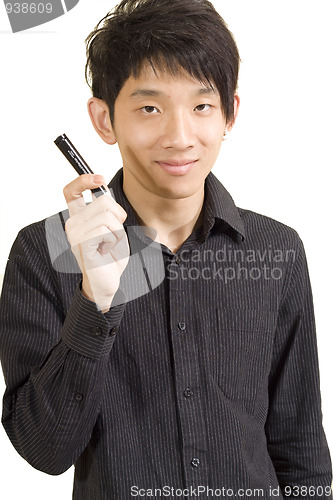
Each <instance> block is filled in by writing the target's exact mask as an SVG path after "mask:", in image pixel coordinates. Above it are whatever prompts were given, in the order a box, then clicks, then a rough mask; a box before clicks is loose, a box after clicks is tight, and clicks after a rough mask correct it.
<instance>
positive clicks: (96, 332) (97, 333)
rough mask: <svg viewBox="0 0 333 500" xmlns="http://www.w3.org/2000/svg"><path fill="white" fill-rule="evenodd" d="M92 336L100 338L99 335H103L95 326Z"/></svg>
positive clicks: (100, 329)
mask: <svg viewBox="0 0 333 500" xmlns="http://www.w3.org/2000/svg"><path fill="white" fill-rule="evenodd" d="M94 334H95V335H97V337H100V336H101V335H103V330H102V328H100V327H99V326H95V328H94Z"/></svg>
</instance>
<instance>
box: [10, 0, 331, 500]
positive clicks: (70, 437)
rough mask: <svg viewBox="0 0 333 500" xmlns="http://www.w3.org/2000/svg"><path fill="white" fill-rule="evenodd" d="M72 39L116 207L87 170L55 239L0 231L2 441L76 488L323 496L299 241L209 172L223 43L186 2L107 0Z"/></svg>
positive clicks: (230, 45) (223, 120)
mask: <svg viewBox="0 0 333 500" xmlns="http://www.w3.org/2000/svg"><path fill="white" fill-rule="evenodd" d="M87 48H88V52H87V53H88V62H87V70H88V72H87V73H88V75H89V77H90V82H91V87H92V91H93V97H92V98H91V99H90V100H89V102H88V110H89V114H90V117H91V120H92V123H93V125H94V128H95V130H96V131H97V133H98V134H99V135H100V136H101V138H102V139H103V140H104V141H105V142H107V143H108V144H115V143H118V146H119V149H120V152H121V155H122V159H123V168H122V169H121V170H119V172H118V173H117V174H116V176H115V177H114V178H113V180H112V181H111V183H110V184H109V187H110V188H112V192H113V195H114V197H115V200H116V201H115V200H114V199H113V198H112V197H109V196H107V195H106V196H100V197H98V198H96V199H94V200H93V202H92V203H91V204H89V205H86V204H85V202H84V200H83V197H82V193H83V191H84V190H86V189H93V188H96V187H98V186H101V185H102V184H103V183H104V182H105V181H104V179H103V178H100V176H98V175H97V176H91V175H84V176H81V177H79V178H77V179H76V180H74V181H73V182H72V183H71V184H69V185H68V186H66V188H65V189H64V194H65V198H66V201H67V203H68V208H69V213H68V214H62V217H63V218H64V221H63V222H64V228H65V230H66V234H67V238H68V241H69V243H70V245H71V250H69V249H65V251H64V252H61V251H59V248H60V247H61V245H62V243H61V241H60V240H61V238H60V237H59V235H58V234H56V231H55V229H54V227H55V226H54V225H52V224H53V222H54V221H53V219H52V223H51V224H50V223H49V221H42V222H39V223H36V224H33V225H31V226H29V227H27V228H25V229H24V230H22V231H21V232H20V233H19V235H18V238H17V240H16V241H15V243H14V246H13V249H12V252H11V255H10V258H9V263H8V266H7V270H6V276H5V282H4V287H3V292H2V300H1V356H2V363H3V368H4V373H5V378H6V384H7V390H6V394H5V398H4V409H3V424H4V426H5V428H6V431H7V433H8V435H9V437H10V439H11V440H12V442H13V444H14V446H15V447H16V449H17V451H18V452H19V453H20V454H21V455H22V456H23V457H24V458H25V459H26V460H28V461H29V462H30V463H31V464H32V465H33V466H34V467H36V468H38V469H40V470H43V471H45V472H47V473H49V474H60V473H62V472H63V471H65V470H66V469H68V468H69V467H70V466H71V465H72V464H75V480H74V492H73V498H74V499H76V500H97V499H103V500H113V499H117V500H118V499H120V500H128V499H129V498H132V497H134V496H141V497H144V498H148V497H153V498H159V497H162V496H177V497H178V498H180V497H182V498H197V497H198V496H201V497H213V498H217V497H221V496H227V497H229V498H230V497H231V498H237V497H239V496H246V497H250V498H256V497H260V498H265V499H269V498H272V497H275V498H279V499H282V498H285V497H292V498H295V497H298V496H301V497H302V498H316V499H319V498H331V490H330V485H331V463H330V456H329V451H328V448H327V443H326V439H325V435H324V431H323V428H322V415H321V403H320V389H319V370H318V358H317V346H316V334H315V324H314V315H313V305H312V297H311V287H310V283H309V277H308V271H307V265H306V258H305V254H304V249H303V245H302V242H301V241H300V239H299V236H298V235H297V233H296V232H295V231H294V230H293V229H291V228H289V227H287V226H285V225H283V224H281V223H279V222H277V221H274V220H272V219H270V218H268V217H264V216H262V215H258V214H256V213H253V212H251V211H248V210H242V209H238V208H236V206H235V204H234V203H233V200H232V198H231V197H230V195H229V194H228V193H227V191H226V190H225V189H224V187H223V186H222V185H221V184H220V182H219V181H218V180H217V178H216V177H215V176H214V175H213V174H212V173H211V172H210V171H211V169H212V167H213V165H214V162H215V160H216V158H217V155H218V153H219V150H220V146H221V143H222V141H223V140H224V138H225V134H226V133H228V132H229V131H230V130H231V129H232V126H233V124H234V122H235V119H236V116H237V111H238V107H239V97H238V95H237V93H236V89H237V77H238V65H239V55H238V51H237V47H236V45H235V42H234V40H233V37H232V36H231V34H230V32H229V31H228V29H227V27H226V25H225V23H224V21H223V20H222V19H221V17H220V16H219V15H218V14H217V12H216V11H215V10H214V8H213V7H212V5H211V4H210V3H209V2H207V1H206V0H195V1H194V0H182V1H179V0H141V1H134V0H124V1H123V2H122V3H121V4H120V5H119V6H118V8H117V9H116V10H115V11H114V12H113V13H110V14H109V15H107V16H106V18H105V19H104V20H103V23H102V24H100V25H99V26H98V27H97V29H96V30H95V31H94V32H93V33H92V34H91V35H90V36H89V37H88V39H87ZM65 221H66V222H65ZM52 238H53V239H52ZM50 242H51V244H50ZM59 242H60V243H59ZM55 246H57V251H56V252H55V253H56V254H57V256H58V257H57V259H58V260H57V259H54V258H53V257H52V255H53V254H52V252H53V251H54V248H55ZM73 255H75V258H76V261H77V263H78V265H79V268H77V269H76V271H77V272H76V273H71V272H70V270H71V269H73V267H72V261H71V258H72V259H73ZM56 261H57V262H56ZM76 261H75V262H76ZM161 269H162V271H163V273H162V277H161ZM157 275H158V276H159V279H158V280H156V279H155V278H156V276H157Z"/></svg>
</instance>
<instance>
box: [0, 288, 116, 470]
mask: <svg viewBox="0 0 333 500" xmlns="http://www.w3.org/2000/svg"><path fill="white" fill-rule="evenodd" d="M123 310H124V306H118V307H114V308H112V309H111V310H110V311H109V312H108V313H107V314H102V312H100V311H99V310H98V308H97V307H96V305H95V304H94V303H92V302H91V301H89V300H88V299H86V298H84V297H83V295H82V293H81V291H80V288H79V287H78V288H77V290H76V292H75V295H74V297H73V300H72V303H71V306H70V308H69V310H68V312H67V316H66V320H65V323H64V325H63V326H62V329H61V330H60V341H59V342H58V344H56V345H55V346H54V347H53V348H52V349H51V350H50V351H49V352H47V353H46V354H45V357H44V360H43V362H42V364H40V365H39V366H34V367H33V368H32V369H31V370H30V373H27V375H26V379H25V380H24V381H22V382H21V383H19V384H18V383H17V382H16V383H13V382H12V378H13V376H14V378H15V373H13V372H15V371H20V366H19V360H17V361H16V365H14V366H12V367H11V369H12V371H13V372H10V371H9V364H10V362H9V361H7V363H5V366H6V370H5V371H6V372H7V374H8V377H7V378H8V381H9V383H8V384H7V385H8V388H7V391H6V393H5V397H4V408H3V425H4V427H5V429H6V431H7V433H8V436H9V438H10V439H11V441H12V443H13V445H14V446H15V448H16V449H17V451H18V452H19V453H20V454H21V455H22V456H23V457H24V458H25V459H26V460H27V461H28V462H29V463H30V464H31V465H32V466H34V467H35V468H37V469H40V470H43V471H44V472H47V473H49V474H60V473H62V472H64V471H65V470H66V469H68V468H69V467H70V466H71V465H72V464H73V463H75V461H76V459H77V458H78V457H79V456H80V454H81V453H82V451H83V449H84V448H85V446H86V445H87V443H88V441H89V439H90V436H91V433H92V431H93V428H94V425H95V423H96V419H97V417H98V411H99V407H100V401H101V397H102V392H103V387H104V383H105V377H106V373H107V365H108V359H109V356H108V354H109V352H110V350H111V348H112V345H113V342H114V340H115V333H116V326H117V325H118V324H119V323H120V321H121V317H122V314H123ZM49 314H51V312H50V311H49ZM20 335H22V336H24V334H23V332H18V331H17V332H16V333H14V332H13V338H15V337H19V336H20ZM45 335H47V332H46V331H45ZM25 336H27V335H25ZM30 336H31V337H33V333H31V334H30ZM7 343H8V344H11V337H10V336H7ZM33 348H34V349H36V350H37V349H38V348H41V346H37V345H34V346H33ZM5 350H6V351H7V353H8V355H7V359H9V358H10V357H11V356H10V351H11V352H14V350H16V346H15V345H14V344H12V345H9V346H8V347H7V348H6V345H5ZM21 351H22V354H21V356H22V358H23V357H25V356H29V350H27V351H26V352H24V345H23V349H22V350H21ZM26 362H27V360H25V363H26ZM16 378H17V377H16Z"/></svg>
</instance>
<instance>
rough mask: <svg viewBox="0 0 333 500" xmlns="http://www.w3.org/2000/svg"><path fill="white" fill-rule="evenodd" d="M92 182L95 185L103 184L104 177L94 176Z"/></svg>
mask: <svg viewBox="0 0 333 500" xmlns="http://www.w3.org/2000/svg"><path fill="white" fill-rule="evenodd" d="M92 180H93V182H94V183H95V184H103V182H104V177H103V176H102V175H93V178H92Z"/></svg>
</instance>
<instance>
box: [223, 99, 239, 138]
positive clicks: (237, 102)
mask: <svg viewBox="0 0 333 500" xmlns="http://www.w3.org/2000/svg"><path fill="white" fill-rule="evenodd" d="M239 104H240V99H239V95H238V94H235V96H234V118H233V120H232V121H231V122H229V123H228V124H227V126H226V130H227V131H228V132H231V130H232V127H233V126H234V125H235V121H236V118H237V116H238V111H239Z"/></svg>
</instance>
